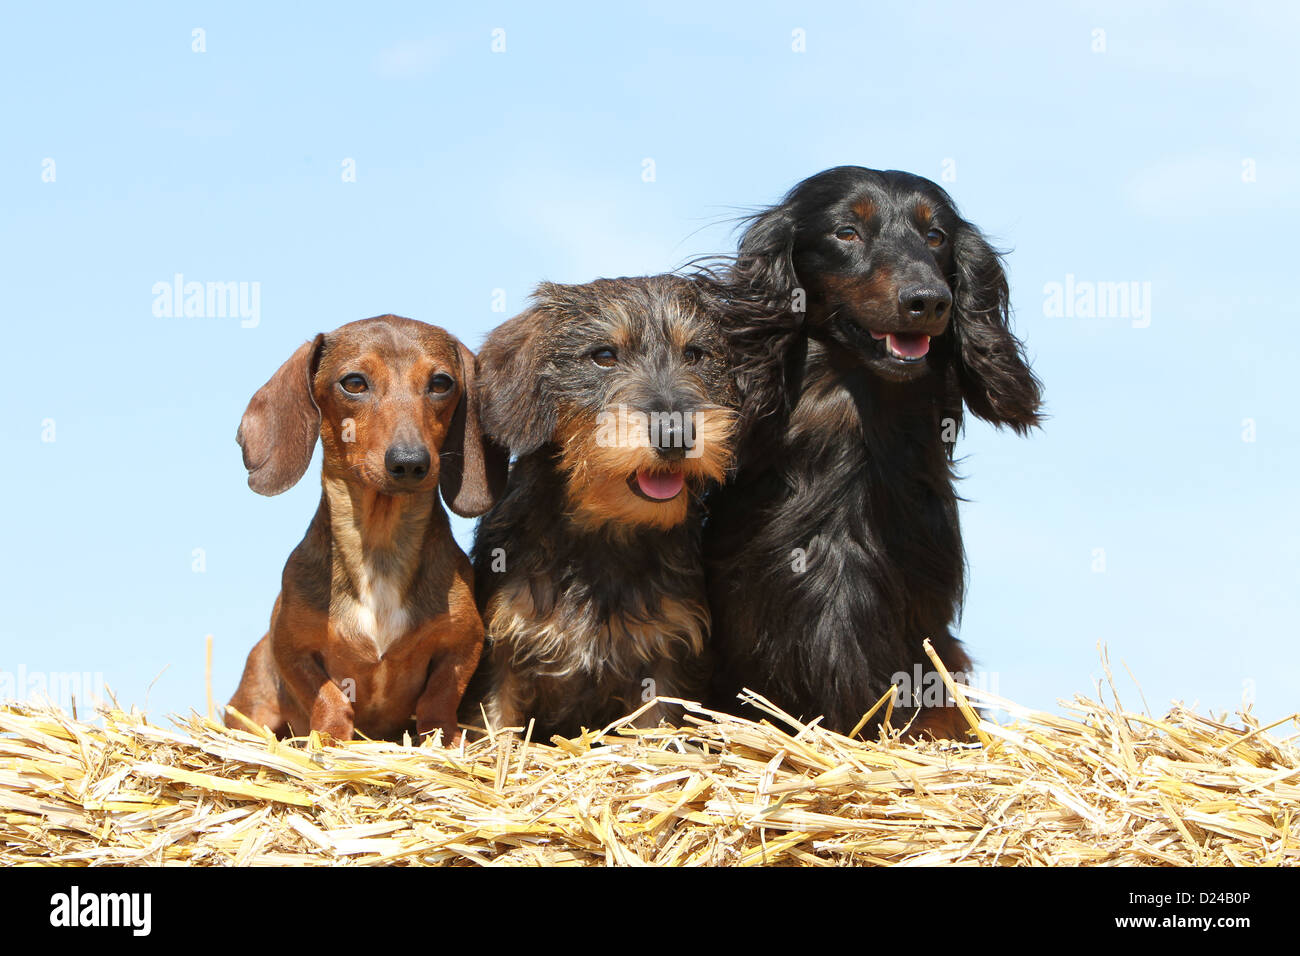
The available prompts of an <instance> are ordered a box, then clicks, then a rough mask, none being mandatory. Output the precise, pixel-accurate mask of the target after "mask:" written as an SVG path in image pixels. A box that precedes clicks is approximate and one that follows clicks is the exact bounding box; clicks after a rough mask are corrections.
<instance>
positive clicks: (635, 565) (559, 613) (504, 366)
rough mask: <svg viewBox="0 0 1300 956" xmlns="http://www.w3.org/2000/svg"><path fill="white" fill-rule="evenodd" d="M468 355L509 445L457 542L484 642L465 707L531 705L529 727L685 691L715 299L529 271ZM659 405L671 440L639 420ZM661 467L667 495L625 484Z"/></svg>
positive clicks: (548, 728)
mask: <svg viewBox="0 0 1300 956" xmlns="http://www.w3.org/2000/svg"><path fill="white" fill-rule="evenodd" d="M602 349H609V350H611V351H613V352H614V353H616V356H617V358H616V360H615V361H614V362H612V363H611V365H610V366H609V367H600V366H599V365H598V364H597V363H596V362H595V358H596V355H597V353H599V352H601V350H602ZM696 350H698V354H696ZM480 364H481V368H482V375H483V409H484V412H483V417H484V422H485V423H486V428H487V430H488V433H489V435H491V436H492V437H493V438H495V439H496V440H497V441H500V442H502V443H505V444H509V445H510V447H511V450H512V451H513V452H514V453H515V454H516V455H518V458H517V460H516V461H515V463H514V465H513V466H512V468H511V471H510V479H509V483H508V486H507V489H506V492H505V495H504V496H503V497H502V499H501V500H500V501H499V502H498V504H497V506H496V507H494V508H493V509H492V511H490V512H489V513H488V514H487V515H486V516H485V517H484V518H483V520H482V521H481V522H480V524H479V531H478V535H477V536H476V539H475V544H474V556H473V557H474V563H475V576H476V581H477V585H478V596H479V606H480V608H482V609H483V613H484V620H485V622H486V624H487V628H488V646H487V649H486V651H485V653H484V657H483V663H482V664H481V666H480V668H479V673H478V675H477V676H476V679H475V685H474V687H472V688H471V692H470V694H469V695H468V696H467V703H468V705H469V706H468V707H467V708H466V709H465V711H464V717H465V720H466V722H469V721H472V720H474V719H475V718H478V717H479V714H480V708H481V712H482V713H483V714H485V715H486V716H487V719H488V721H489V722H490V723H491V724H493V725H494V726H503V725H504V726H523V725H524V724H526V723H527V721H528V720H529V719H530V718H531V719H533V720H534V721H535V722H536V728H535V734H536V735H538V736H540V737H543V738H544V737H545V735H547V734H552V733H564V734H572V733H577V732H578V731H579V730H580V729H581V728H582V727H584V726H585V727H595V726H598V725H603V724H604V723H607V722H609V721H611V720H613V719H615V718H617V717H619V716H622V715H624V714H626V713H628V712H630V711H631V710H633V709H635V708H636V707H638V706H640V705H641V704H642V702H643V701H646V700H649V699H652V698H653V697H655V696H656V695H657V696H660V697H695V696H697V695H698V694H699V693H700V692H701V691H702V689H703V680H704V677H705V666H706V653H707V649H706V648H707V634H708V629H709V614H708V608H707V604H706V601H705V593H704V579H703V567H702V564H701V555H700V542H699V532H700V522H701V510H700V497H701V495H702V494H703V493H704V492H705V490H706V489H707V488H708V487H709V486H710V485H711V484H712V483H714V482H717V481H719V480H720V479H721V478H722V477H723V476H724V474H725V472H726V469H727V467H728V465H729V463H730V462H731V458H732V433H733V430H734V428H733V425H734V418H735V407H736V398H735V387H734V382H733V381H732V379H731V375H730V368H729V366H728V363H727V359H726V353H725V348H724V345H723V341H722V337H721V329H720V327H719V325H718V320H717V314H716V303H714V302H713V300H711V299H710V298H709V297H708V296H707V295H705V294H704V293H703V292H702V291H701V290H700V288H699V287H698V286H697V285H696V284H694V283H692V282H690V281H688V280H686V279H682V278H679V277H674V276H656V277H650V278H641V279H614V280H598V281H597V282H593V283H589V284H588V285H585V286H557V285H553V284H546V285H543V286H542V287H541V288H540V289H539V291H538V294H537V296H536V299H535V304H534V305H533V307H532V308H530V309H529V310H528V311H526V312H524V313H523V314H522V315H519V316H516V317H515V318H513V319H511V320H510V321H508V322H506V323H505V324H503V325H502V326H501V327H500V328H498V329H497V330H496V331H494V332H493V333H492V335H491V336H490V337H489V339H488V341H487V343H486V344H485V345H484V346H483V349H482V350H481V352H480ZM661 412H669V413H671V412H677V413H680V414H679V417H680V418H681V419H682V420H683V421H684V420H685V413H687V412H689V413H691V415H692V418H691V421H692V422H693V423H694V425H695V426H696V427H695V433H694V436H693V437H694V445H693V447H689V448H688V449H687V450H686V452H685V454H674V453H672V452H671V450H670V449H666V448H656V447H654V446H652V445H651V444H650V440H649V438H647V437H646V435H648V434H649V433H648V432H647V433H646V434H642V429H644V428H645V425H644V424H642V422H643V421H648V420H649V418H648V416H650V415H652V414H658V413H661ZM638 416H646V418H645V419H642V418H640V417H638ZM623 426H626V427H623ZM611 433H612V434H613V435H614V436H616V437H615V439H613V440H611V437H610V436H611ZM661 444H662V443H661ZM684 444H689V443H684ZM668 472H672V473H680V474H681V475H682V478H683V487H682V490H681V491H679V492H678V493H677V495H676V496H675V497H673V498H671V499H668V500H653V499H650V498H649V497H648V496H646V495H644V494H642V493H640V492H639V491H638V490H635V488H634V486H635V485H636V481H637V479H636V476H637V475H638V474H639V473H655V474H664V473H668ZM666 713H667V711H665V710H664V709H662V708H661V707H658V706H656V707H655V708H652V709H651V710H650V711H648V712H647V714H645V715H643V716H642V720H643V721H648V722H651V723H653V722H655V721H657V720H658V719H659V718H660V717H662V716H664V715H665V714H666Z"/></svg>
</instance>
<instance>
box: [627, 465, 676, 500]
mask: <svg viewBox="0 0 1300 956" xmlns="http://www.w3.org/2000/svg"><path fill="white" fill-rule="evenodd" d="M627 484H628V487H629V488H631V489H632V492H633V493H634V494H637V495H640V496H641V497H642V498H646V499H648V500H650V501H672V500H673V499H674V498H676V497H677V496H678V495H680V494H681V493H682V488H684V487H685V486H686V473H685V472H683V471H649V470H648V469H645V468H642V469H641V470H640V471H638V472H637V473H636V474H634V475H632V476H631V477H630V478H628V480H627Z"/></svg>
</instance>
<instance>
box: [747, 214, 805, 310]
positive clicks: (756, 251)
mask: <svg viewBox="0 0 1300 956" xmlns="http://www.w3.org/2000/svg"><path fill="white" fill-rule="evenodd" d="M794 233H795V219H794V214H793V212H791V210H790V207H789V204H788V203H782V204H781V205H779V206H773V207H772V208H771V209H768V210H765V211H764V212H761V213H759V214H758V215H757V216H754V217H753V218H752V219H751V220H750V223H749V226H748V227H747V228H746V229H745V232H744V234H743V235H742V236H741V237H740V248H739V250H738V251H737V253H736V261H735V265H734V266H733V267H732V270H731V274H732V278H733V280H734V281H735V282H736V285H737V286H738V287H740V288H742V289H749V290H754V291H755V292H760V293H762V294H763V295H764V296H766V297H771V298H772V299H774V300H779V305H780V306H781V307H783V308H789V306H790V298H789V297H790V294H791V292H792V291H793V290H794V289H795V287H796V286H798V285H799V278H798V276H797V275H795V271H794Z"/></svg>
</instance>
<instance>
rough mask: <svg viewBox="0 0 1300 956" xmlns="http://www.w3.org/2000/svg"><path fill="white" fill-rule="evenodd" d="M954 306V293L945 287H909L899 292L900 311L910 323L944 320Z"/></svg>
mask: <svg viewBox="0 0 1300 956" xmlns="http://www.w3.org/2000/svg"><path fill="white" fill-rule="evenodd" d="M951 305H952V293H951V292H949V291H948V290H947V289H945V288H944V287H943V286H930V285H909V286H905V287H904V288H902V289H900V290H899V291H898V311H899V314H900V315H902V317H903V319H904V320H905V321H908V322H925V321H928V320H930V319H943V318H946V317H947V315H948V308H949V306H951Z"/></svg>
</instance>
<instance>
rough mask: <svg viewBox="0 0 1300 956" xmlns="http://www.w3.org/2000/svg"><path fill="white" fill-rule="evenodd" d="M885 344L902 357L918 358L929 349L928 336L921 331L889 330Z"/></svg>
mask: <svg viewBox="0 0 1300 956" xmlns="http://www.w3.org/2000/svg"><path fill="white" fill-rule="evenodd" d="M885 338H886V342H885V344H886V345H888V346H889V347H890V349H892V350H893V351H894V354H896V355H901V356H903V357H904V358H920V357H921V356H922V355H924V354H925V353H926V352H928V351H930V336H928V335H926V334H924V333H922V332H891V333H889V335H887V336H885Z"/></svg>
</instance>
